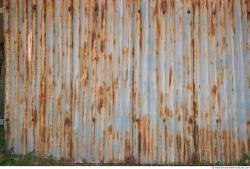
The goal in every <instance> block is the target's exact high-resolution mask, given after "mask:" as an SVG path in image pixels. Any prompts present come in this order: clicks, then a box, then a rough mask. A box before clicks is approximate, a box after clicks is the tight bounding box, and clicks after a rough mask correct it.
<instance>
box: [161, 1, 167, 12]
mask: <svg viewBox="0 0 250 169" xmlns="http://www.w3.org/2000/svg"><path fill="white" fill-rule="evenodd" d="M161 11H162V13H163V15H164V14H165V13H166V12H167V1H166V0H162V1H161Z"/></svg>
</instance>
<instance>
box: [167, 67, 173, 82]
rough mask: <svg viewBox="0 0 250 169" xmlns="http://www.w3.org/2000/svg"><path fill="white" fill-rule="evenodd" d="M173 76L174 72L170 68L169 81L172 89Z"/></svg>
mask: <svg viewBox="0 0 250 169" xmlns="http://www.w3.org/2000/svg"><path fill="white" fill-rule="evenodd" d="M172 76H173V70H172V68H170V72H169V79H168V84H169V87H171V84H172V80H173V79H172V78H173V77H172Z"/></svg>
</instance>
